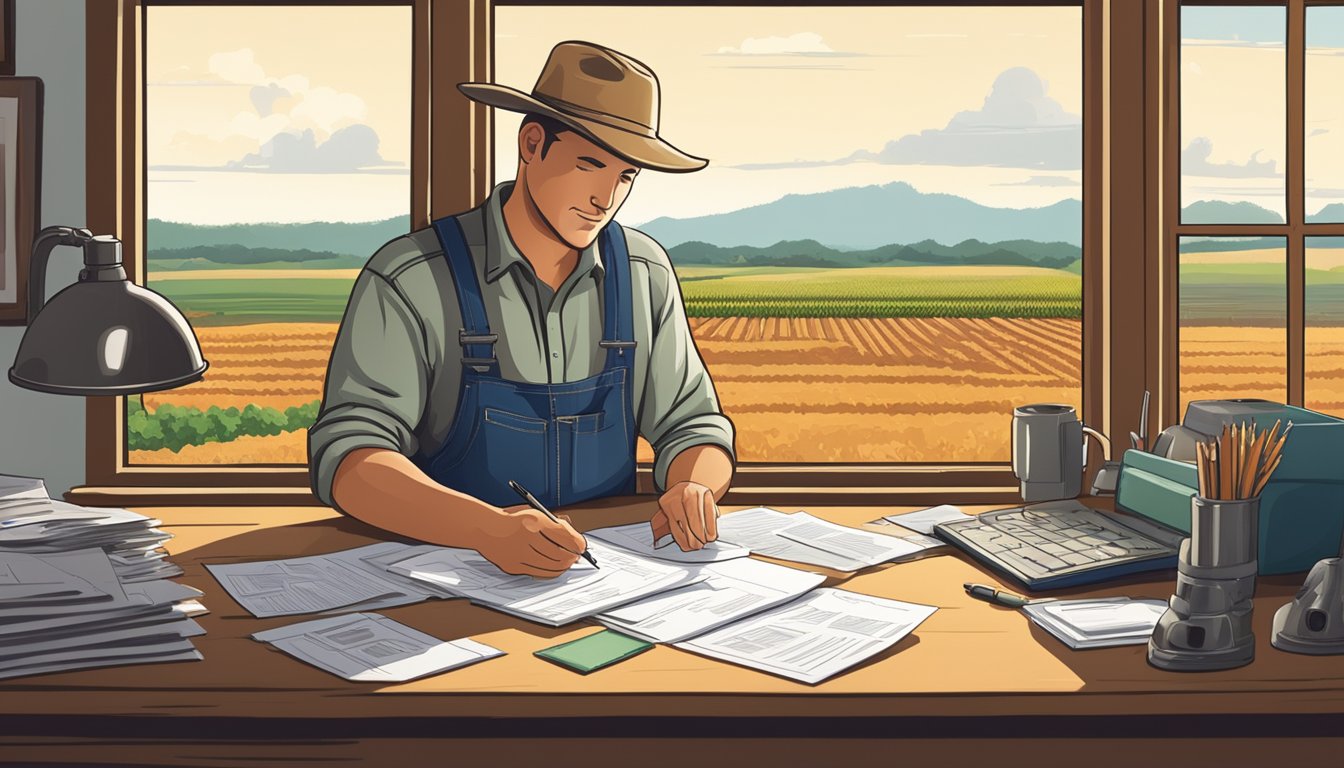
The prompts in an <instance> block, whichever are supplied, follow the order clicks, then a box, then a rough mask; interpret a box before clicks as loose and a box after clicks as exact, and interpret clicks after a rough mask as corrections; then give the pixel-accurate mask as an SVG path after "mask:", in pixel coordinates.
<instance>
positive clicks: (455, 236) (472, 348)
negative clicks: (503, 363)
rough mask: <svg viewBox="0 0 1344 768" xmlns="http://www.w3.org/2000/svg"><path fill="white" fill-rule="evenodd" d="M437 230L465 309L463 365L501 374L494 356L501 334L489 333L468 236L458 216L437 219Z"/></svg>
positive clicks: (459, 338) (461, 333) (459, 302)
mask: <svg viewBox="0 0 1344 768" xmlns="http://www.w3.org/2000/svg"><path fill="white" fill-rule="evenodd" d="M434 230H435V231H436V232H437V233H438V235H439V243H440V244H442V245H443V253H444V256H445V257H446V258H447V259H448V268H449V269H450V270H451V271H452V273H453V285H454V286H456V288H457V305H458V307H459V308H460V309H461V312H462V328H461V329H460V330H459V331H458V332H457V342H458V344H460V345H462V365H464V366H468V367H471V368H473V369H475V370H476V371H479V372H481V373H490V374H492V375H494V376H498V375H499V361H498V360H497V359H496V358H495V342H496V341H498V340H499V335H498V334H494V333H491V332H490V320H489V319H488V318H487V316H486V314H485V302H484V301H483V300H482V299H481V283H480V281H479V280H477V279H476V268H475V266H473V265H472V263H471V252H470V251H469V250H468V248H467V237H466V235H464V234H463V233H462V225H461V224H460V223H459V222H458V220H457V217H456V216H445V217H443V218H442V219H439V220H437V221H435V222H434Z"/></svg>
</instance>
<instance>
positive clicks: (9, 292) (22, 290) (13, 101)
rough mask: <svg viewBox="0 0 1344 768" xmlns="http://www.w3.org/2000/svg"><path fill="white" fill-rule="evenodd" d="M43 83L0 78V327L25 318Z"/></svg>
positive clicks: (35, 217)
mask: <svg viewBox="0 0 1344 768" xmlns="http://www.w3.org/2000/svg"><path fill="white" fill-rule="evenodd" d="M41 157H42V81H41V80H40V79H39V78H36V77H0V325H23V324H25V323H26V322H27V317H28V260H29V257H30V256H31V254H32V248H33V238H34V237H35V236H36V235H37V231H38V226H39V222H40V221H41V218H40V212H39V202H40V201H41V199H42V194H41V193H42V190H41V183H40V180H41V165H40V164H41Z"/></svg>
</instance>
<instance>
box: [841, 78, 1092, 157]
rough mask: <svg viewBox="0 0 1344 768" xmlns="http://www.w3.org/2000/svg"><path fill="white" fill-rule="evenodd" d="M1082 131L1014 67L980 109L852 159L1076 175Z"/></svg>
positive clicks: (1040, 86)
mask: <svg viewBox="0 0 1344 768" xmlns="http://www.w3.org/2000/svg"><path fill="white" fill-rule="evenodd" d="M1082 129H1083V125H1082V119H1081V118H1080V117H1079V116H1078V115H1075V114H1072V113H1069V112H1066V111H1065V110H1064V108H1063V107H1062V106H1061V105H1060V104H1059V102H1057V101H1055V100H1054V99H1053V98H1051V97H1050V96H1049V94H1048V93H1047V92H1046V84H1045V82H1044V81H1042V80H1041V78H1040V76H1038V75H1037V74H1036V73H1035V72H1033V71H1032V70H1030V69H1028V68H1026V67H1013V68H1012V69H1008V70H1005V71H1004V72H1002V73H1001V74H1000V75H999V76H998V77H997V78H995V80H994V85H993V86H992V88H991V89H990V92H989V95H988V96H986V97H985V101H984V104H982V105H981V107H980V109H976V110H966V111H963V112H958V113H957V114H955V115H953V117H952V119H951V120H949V121H948V123H947V125H946V126H945V127H943V128H941V129H937V128H935V129H929V130H926V131H921V132H920V133H917V134H908V135H906V136H902V137H901V138H899V139H896V140H895V141H890V142H887V145H886V146H885V147H883V148H882V149H881V150H880V151H878V152H869V151H867V150H860V151H858V152H855V153H854V154H853V155H851V159H853V160H863V161H869V162H878V163H891V164H901V165H906V164H916V165H988V166H999V167H1010V168H1039V169H1043V170H1047V169H1048V170H1073V169H1076V168H1081V167H1082V161H1083V130H1082Z"/></svg>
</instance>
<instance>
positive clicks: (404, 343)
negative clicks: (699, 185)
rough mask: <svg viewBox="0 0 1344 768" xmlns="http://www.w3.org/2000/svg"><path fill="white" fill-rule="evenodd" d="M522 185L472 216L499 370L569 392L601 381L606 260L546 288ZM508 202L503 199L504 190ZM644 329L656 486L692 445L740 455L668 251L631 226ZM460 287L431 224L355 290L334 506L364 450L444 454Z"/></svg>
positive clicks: (640, 398)
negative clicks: (517, 197) (519, 202)
mask: <svg viewBox="0 0 1344 768" xmlns="http://www.w3.org/2000/svg"><path fill="white" fill-rule="evenodd" d="M511 187H512V182H506V183H505V184H501V185H500V186H498V187H496V188H495V190H494V191H493V192H492V193H491V195H490V197H489V199H488V200H486V202H485V204H484V205H482V206H481V207H479V208H475V209H473V210H471V211H468V212H467V213H465V214H462V215H461V216H460V217H459V221H460V223H461V225H462V230H463V233H464V234H465V235H466V239H467V245H468V246H469V249H470V251H471V257H472V262H473V264H474V266H475V267H476V277H477V280H478V281H479V282H480V285H481V293H482V298H483V299H484V301H485V307H486V314H487V316H488V318H489V321H490V329H491V332H493V333H497V334H499V341H498V342H497V343H496V344H495V355H496V357H498V359H499V370H500V374H501V375H502V376H503V377H504V378H505V379H509V380H512V381H524V382H530V383H540V384H548V383H557V382H569V381H577V380H580V379H585V378H588V377H590V376H594V375H596V374H597V373H599V372H601V370H602V366H603V363H604V362H605V361H606V355H607V353H606V350H605V349H603V348H602V347H599V346H598V341H599V340H600V339H601V338H602V317H603V314H602V294H603V290H602V287H603V286H602V278H603V274H604V271H603V266H602V257H601V254H600V253H598V248H597V244H596V243H594V244H593V245H592V246H590V247H588V248H587V249H585V250H584V251H583V252H582V253H581V254H579V260H578V265H577V266H576V267H575V268H574V272H573V273H572V274H570V276H569V277H568V278H566V280H565V282H564V283H563V284H562V285H561V286H560V288H559V290H557V291H555V292H554V295H553V296H552V295H550V288H549V286H546V285H545V284H544V283H542V282H541V281H540V280H538V278H537V276H536V273H535V272H534V271H533V270H532V265H531V264H530V263H528V261H527V259H525V258H524V257H523V255H522V254H521V253H519V252H518V249H517V247H516V246H515V245H514V244H513V240H512V238H510V237H509V233H508V230H507V229H506V228H505V225H504V211H503V207H502V206H503V199H504V198H505V197H507V194H508V190H509V189H510V188H511ZM501 193H502V194H501ZM625 236H626V241H627V244H628V249H629V251H630V273H631V275H630V277H631V284H632V290H633V296H632V299H633V301H632V304H633V307H634V325H635V341H636V346H635V349H634V353H635V365H634V369H635V378H634V390H633V391H634V415H635V418H636V421H637V422H638V424H639V431H640V434H642V435H643V436H644V438H645V439H646V440H648V441H649V443H650V444H651V445H652V446H653V450H654V456H655V459H654V482H655V483H656V485H657V487H658V489H659V490H661V489H663V488H664V487H665V486H666V481H667V468H668V465H669V464H671V462H672V459H673V458H675V457H676V455H677V454H679V453H681V452H682V451H684V450H685V449H687V448H689V447H691V446H693V445H702V444H711V445H717V446H720V447H721V448H723V449H724V450H726V451H728V453H729V455H733V454H734V451H733V437H734V433H733V424H732V422H731V421H729V420H728V418H727V417H726V416H724V415H723V413H722V411H721V410H720V409H719V403H718V397H717V396H716V394H715V392H714V384H713V382H712V381H711V380H710V377H709V373H708V372H707V371H706V370H705V365H704V362H703V361H702V360H701V359H700V353H699V350H697V349H696V346H695V340H694V339H693V338H692V336H691V331H690V326H689V324H688V323H687V322H686V310H685V307H684V306H683V304H682V300H681V290H680V286H679V285H678V283H677V277H676V274H675V273H674V272H673V271H672V264H671V262H670V261H669V259H668V257H667V253H666V252H665V251H664V250H663V249H662V247H661V246H659V245H658V243H657V242H655V241H654V240H653V239H652V238H650V237H649V236H648V235H645V234H644V233H642V232H639V231H637V230H634V229H629V228H626V230H625ZM461 318H462V316H461V313H460V311H459V309H458V301H457V292H456V289H455V287H454V285H453V276H452V272H451V271H450V270H449V268H448V261H447V259H446V258H445V257H444V254H443V247H442V246H441V245H440V243H439V239H438V236H437V234H436V233H435V231H434V229H433V228H432V227H429V228H426V229H421V230H417V231H415V232H412V233H410V234H408V235H406V236H404V237H399V238H397V239H395V240H393V241H391V242H389V243H387V244H386V245H384V246H383V247H382V248H380V249H379V250H378V252H377V253H376V254H374V256H373V258H371V259H370V260H369V262H368V264H367V265H366V266H365V268H364V270H363V271H362V272H361V273H360V275H359V277H358V278H357V279H356V280H355V285H354V288H353V290H352V291H351V294H350V303H349V305H348V306H347V307H346V310H345V317H344V318H343V319H342V321H341V328H340V331H339V332H338V333H337V336H336V343H335V346H334V347H333V349H332V352H331V364H330V367H329V368H328V370H327V381H326V387H325V391H324V393H323V397H322V410H321V413H319V414H318V417H317V422H316V423H315V424H314V425H313V427H312V429H310V430H309V432H308V458H309V465H310V470H311V476H312V485H313V491H314V492H315V493H316V494H317V497H318V498H319V499H321V500H322V502H323V503H325V504H329V505H333V506H334V502H333V501H332V497H331V484H332V479H333V477H334V476H335V474H336V468H337V467H338V466H340V463H341V460H342V459H344V458H345V455H346V454H348V453H349V452H350V451H353V450H355V449H357V448H369V447H373V448H388V449H392V450H395V451H400V452H401V453H403V454H405V455H407V456H411V455H414V454H416V453H417V452H423V453H426V454H429V455H433V454H435V453H437V452H438V451H439V449H440V448H441V447H442V446H443V444H444V442H445V440H446V439H447V437H448V433H449V431H450V430H451V429H452V427H453V417H454V415H455V411H456V409H457V400H458V388H459V385H460V382H461V372H462V347H461V346H460V345H459V344H458V339H457V334H458V330H459V329H461V327H462V319H461Z"/></svg>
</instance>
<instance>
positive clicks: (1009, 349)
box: [130, 318, 1080, 464]
mask: <svg viewBox="0 0 1344 768" xmlns="http://www.w3.org/2000/svg"><path fill="white" fill-rule="evenodd" d="M691 325H692V328H693V331H694V334H695V337H696V341H697V344H698V346H699V348H700V352H701V355H702V356H703V358H704V360H705V362H706V364H707V365H708V366H709V367H710V371H711V373H712V374H713V377H714V381H715V385H716V387H717V390H718V393H719V399H720V400H721V402H722V405H723V408H724V411H725V412H726V413H727V414H728V415H729V417H731V418H732V419H733V422H734V423H735V425H736V427H737V449H738V458H739V460H740V461H780V462H821V461H827V462H829V461H840V462H888V461H897V462H900V461H930V460H946V459H952V458H955V459H957V460H961V461H995V460H1005V459H1007V457H1008V423H1009V417H1010V414H1011V412H1012V408H1013V406H1014V405H1018V404H1022V403H1026V402H1040V401H1050V402H1066V403H1073V404H1075V405H1076V404H1077V402H1078V400H1079V380H1080V374H1079V366H1078V359H1079V323H1078V321H1073V320H1004V319H976V320H968V319H944V318H917V319H880V320H879V319H859V320H854V319H831V318H825V319H817V318H810V319H809V318H765V319H760V318H708V319H693V320H692V321H691ZM335 332H336V326H335V325H334V324H269V325H251V326H232V327H218V328H199V329H197V336H198V337H199V338H200V341H201V347H202V350H203V352H204V353H205V356H206V358H207V359H208V360H209V361H210V366H211V367H210V370H209V371H207V373H206V376H205V378H204V380H202V381H200V382H198V383H196V384H192V385H189V386H187V387H183V388H181V389H178V390H173V391H169V392H160V393H154V394H151V395H146V396H145V400H144V402H145V407H146V408H148V409H150V410H153V409H154V408H157V407H158V406H159V405H161V404H163V403H173V404H175V405H180V406H189V407H196V408H202V409H204V408H208V407H209V406H211V405H218V406H220V407H229V406H236V407H239V408H241V407H243V406H245V405H247V404H248V403H255V404H257V405H259V406H271V407H274V408H277V409H283V408H286V407H288V406H291V405H301V404H303V403H306V402H310V401H312V400H314V399H317V398H319V397H321V392H322V380H323V376H324V375H325V373H326V365H327V359H328V355H329V353H330V350H331V344H332V340H333V338H334V335H335ZM640 458H641V460H645V461H647V460H651V459H652V452H651V450H650V449H649V447H648V446H647V445H646V444H643V441H641V445H640ZM130 459H131V461H132V463H136V464H227V463H238V462H244V463H301V462H303V461H305V459H306V434H305V433H303V432H302V431H300V432H292V433H285V434H282V435H280V436H277V437H252V438H244V439H239V440H236V441H232V442H229V443H207V444H205V445H200V446H187V447H185V448H183V449H182V450H181V451H180V452H177V453H174V452H172V451H170V450H166V449H165V450H160V451H134V452H132V454H131V456H130Z"/></svg>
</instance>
